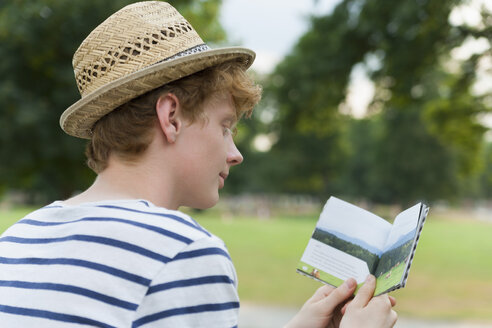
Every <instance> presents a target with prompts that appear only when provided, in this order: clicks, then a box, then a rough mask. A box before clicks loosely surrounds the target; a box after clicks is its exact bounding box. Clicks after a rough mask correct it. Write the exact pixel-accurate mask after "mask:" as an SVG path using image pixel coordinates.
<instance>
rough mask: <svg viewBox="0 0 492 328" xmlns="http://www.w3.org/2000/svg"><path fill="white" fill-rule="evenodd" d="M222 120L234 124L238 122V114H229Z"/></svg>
mask: <svg viewBox="0 0 492 328" xmlns="http://www.w3.org/2000/svg"><path fill="white" fill-rule="evenodd" d="M222 122H229V123H231V125H234V124H236V123H237V116H236V114H228V115H227V116H225V117H224V119H223V120H222Z"/></svg>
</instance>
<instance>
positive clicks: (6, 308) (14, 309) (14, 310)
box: [0, 304, 116, 328]
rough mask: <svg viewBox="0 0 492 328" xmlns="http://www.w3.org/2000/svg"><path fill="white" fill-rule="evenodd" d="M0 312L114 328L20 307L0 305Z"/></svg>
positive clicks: (79, 318)
mask: <svg viewBox="0 0 492 328" xmlns="http://www.w3.org/2000/svg"><path fill="white" fill-rule="evenodd" d="M0 312H5V313H10V314H17V315H23V316H27V317H37V318H45V319H50V320H56V321H62V322H71V323H77V324H81V325H91V326H94V327H100V328H116V327H114V326H111V325H108V324H105V323H103V322H100V321H97V320H93V319H89V318H84V317H80V316H77V315H71V314H65V313H58V312H51V311H45V310H37V309H28V308H21V307H16V306H8V305H2V304H0Z"/></svg>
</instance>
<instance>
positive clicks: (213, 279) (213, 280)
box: [147, 276, 234, 295]
mask: <svg viewBox="0 0 492 328" xmlns="http://www.w3.org/2000/svg"><path fill="white" fill-rule="evenodd" d="M209 284H234V281H233V280H231V278H229V277H228V276H206V277H200V278H191V279H183V280H176V281H171V282H166V283H164V284H159V285H155V286H151V287H150V288H149V290H148V291H147V295H150V294H153V293H157V292H161V291H163V290H169V289H173V288H180V287H189V286H199V285H209Z"/></svg>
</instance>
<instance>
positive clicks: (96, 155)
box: [86, 62, 261, 173]
mask: <svg viewBox="0 0 492 328" xmlns="http://www.w3.org/2000/svg"><path fill="white" fill-rule="evenodd" d="M169 93H170V94H173V95H174V96H176V98H177V99H178V100H179V104H180V107H181V110H182V113H181V114H182V115H183V117H184V118H185V119H186V120H187V121H188V123H197V122H198V123H199V122H203V121H204V120H207V116H206V113H204V107H205V105H206V104H208V103H211V102H213V101H214V100H220V99H219V98H222V97H230V99H231V101H232V106H233V108H234V110H235V115H236V121H237V120H239V119H240V118H241V117H242V116H249V115H250V114H251V111H252V110H253V107H254V106H255V105H256V103H257V102H258V101H259V99H260V97H261V88H260V87H259V86H258V85H256V84H254V82H253V81H252V79H251V78H250V77H249V76H248V75H247V74H246V73H245V71H244V68H243V67H242V66H241V65H239V64H237V63H236V62H226V63H223V64H220V65H218V66H214V67H210V68H208V69H205V70H203V71H200V72H198V73H195V74H193V75H190V76H188V77H185V78H182V79H180V80H177V81H174V82H171V83H169V84H166V85H164V86H162V87H160V88H157V89H155V90H152V91H150V92H148V93H147V94H145V95H142V96H140V97H138V98H135V99H133V100H131V101H129V102H128V103H125V104H123V105H121V106H120V107H118V108H117V109H115V110H113V111H112V112H110V113H109V114H107V115H105V116H104V117H103V118H101V119H100V120H99V121H98V122H96V124H95V125H94V126H93V128H92V138H91V140H90V141H89V143H88V145H87V149H86V155H87V159H88V165H89V167H90V168H92V169H93V170H94V171H95V172H96V173H99V172H101V171H102V170H104V169H105V168H106V167H107V165H108V159H109V156H110V155H113V156H116V157H118V158H119V159H120V160H123V161H127V162H130V163H131V162H135V161H136V160H138V157H139V156H141V155H142V154H143V153H144V152H145V150H146V149H147V147H148V146H149V144H150V142H151V141H152V139H153V138H154V134H155V129H154V127H155V126H156V124H158V118H157V113H156V105H157V101H158V100H159V98H161V97H163V96H165V95H166V94H169Z"/></svg>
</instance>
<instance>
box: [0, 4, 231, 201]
mask: <svg viewBox="0 0 492 328" xmlns="http://www.w3.org/2000/svg"><path fill="white" fill-rule="evenodd" d="M132 2H134V1H130V0H114V1H98V0H84V1H69V0H9V1H2V2H0V57H1V58H2V60H1V61H0V76H1V77H2V79H1V80H0V117H1V120H0V190H1V189H4V190H5V189H6V188H10V189H23V190H25V191H27V192H31V193H37V194H40V193H41V194H43V195H45V196H46V197H47V198H48V197H49V198H58V197H67V196H69V195H70V194H71V193H73V192H74V191H76V190H79V189H81V188H85V187H87V186H88V184H89V183H90V181H91V180H92V178H93V174H92V172H91V171H90V170H89V169H88V168H86V167H85V164H84V162H85V158H84V155H83V152H84V141H83V140H78V139H76V138H72V137H68V136H66V135H64V133H63V132H62V130H61V129H60V128H59V124H58V120H59V117H60V115H61V113H62V112H63V110H65V109H66V108H67V107H68V106H70V105H71V104H72V103H74V102H75V101H77V100H78V99H79V98H80V96H79V94H78V93H77V88H76V85H75V80H74V77H73V70H72V67H71V65H70V64H71V60H72V56H73V53H74V52H75V50H76V49H77V47H78V46H79V44H80V43H81V42H82V40H83V39H84V38H85V37H86V36H87V35H88V34H89V32H90V31H91V30H92V29H94V28H95V27H96V26H97V25H98V24H99V23H101V22H102V21H103V20H104V19H106V18H107V17H108V16H109V15H110V14H111V13H113V12H115V11H117V10H119V9H120V8H122V7H123V6H125V5H128V4H130V3H132ZM169 2H170V3H171V4H173V5H174V6H175V7H176V8H177V9H178V10H179V11H180V12H182V13H183V15H184V16H185V17H186V18H187V19H188V20H189V21H190V22H191V24H192V25H193V26H194V27H195V28H196V29H197V30H198V32H199V33H200V35H203V36H205V37H206V39H205V41H207V42H221V41H223V40H224V39H225V33H224V30H223V29H222V28H221V26H220V24H219V21H218V15H219V8H220V4H221V0H207V1H198V0H196V1H193V0H180V1H177V0H174V1H169Z"/></svg>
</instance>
